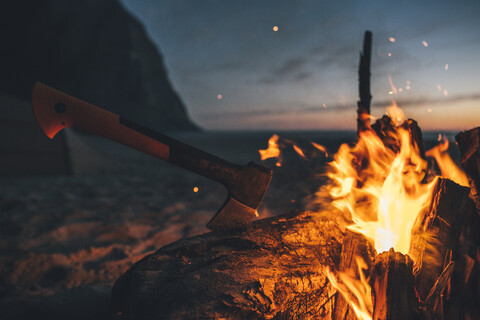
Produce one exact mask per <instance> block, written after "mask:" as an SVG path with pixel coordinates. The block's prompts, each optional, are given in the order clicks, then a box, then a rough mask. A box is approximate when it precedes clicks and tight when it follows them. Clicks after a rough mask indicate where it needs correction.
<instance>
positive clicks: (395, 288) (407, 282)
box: [371, 249, 419, 320]
mask: <svg viewBox="0 0 480 320" xmlns="http://www.w3.org/2000/svg"><path fill="white" fill-rule="evenodd" d="M371 273H372V281H371V286H372V294H373V299H374V312H373V319H375V320H397V319H398V320H404V319H410V320H414V319H419V314H418V313H417V312H418V305H419V303H418V300H417V299H416V296H415V289H414V282H413V261H412V259H411V258H410V257H409V256H408V255H404V254H401V253H400V252H395V251H394V250H393V249H390V250H389V251H387V252H383V253H381V254H379V255H377V256H376V257H375V262H374V265H373V268H372V271H371Z"/></svg>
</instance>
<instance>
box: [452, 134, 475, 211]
mask: <svg viewBox="0 0 480 320" xmlns="http://www.w3.org/2000/svg"><path fill="white" fill-rule="evenodd" d="M455 139H456V140H457V144H458V147H459V148H460V151H461V153H462V159H461V164H462V167H463V169H464V170H465V172H466V174H467V176H468V182H469V184H470V188H471V191H472V199H474V201H475V204H476V206H477V209H478V210H480V127H478V128H475V129H472V130H469V131H465V132H461V133H459V134H457V136H456V137H455Z"/></svg>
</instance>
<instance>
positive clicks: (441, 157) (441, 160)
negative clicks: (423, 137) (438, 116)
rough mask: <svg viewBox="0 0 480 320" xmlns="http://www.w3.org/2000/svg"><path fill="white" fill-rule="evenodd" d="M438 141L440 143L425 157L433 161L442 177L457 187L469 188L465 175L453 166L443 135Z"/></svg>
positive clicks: (446, 141)
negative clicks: (451, 181) (456, 184)
mask: <svg viewBox="0 0 480 320" xmlns="http://www.w3.org/2000/svg"><path fill="white" fill-rule="evenodd" d="M438 141H440V143H439V144H438V145H437V146H435V147H433V148H432V149H430V150H428V151H427V152H425V155H426V156H427V157H432V158H434V159H435V161H436V162H437V164H438V167H439V168H440V172H441V174H442V176H444V177H445V178H448V179H450V180H453V181H455V182H456V183H458V184H459V185H462V186H464V187H469V184H468V178H467V175H466V174H465V172H463V171H462V170H461V169H460V168H459V167H458V166H457V165H456V164H455V162H454V161H453V160H452V158H451V157H450V154H449V153H448V148H449V145H450V144H449V142H448V139H447V138H446V137H445V136H444V135H441V134H440V135H439V137H438Z"/></svg>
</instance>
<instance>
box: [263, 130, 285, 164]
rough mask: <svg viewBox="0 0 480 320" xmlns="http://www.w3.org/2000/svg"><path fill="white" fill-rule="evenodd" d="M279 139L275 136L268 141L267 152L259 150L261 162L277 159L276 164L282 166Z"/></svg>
mask: <svg viewBox="0 0 480 320" xmlns="http://www.w3.org/2000/svg"><path fill="white" fill-rule="evenodd" d="M278 139H279V136H278V135H276V134H274V135H273V136H272V137H271V138H270V139H269V140H268V148H267V149H265V150H258V153H260V159H261V160H266V159H270V158H277V159H278V161H277V163H276V166H277V167H280V166H281V165H282V158H281V152H280V148H279V146H278Z"/></svg>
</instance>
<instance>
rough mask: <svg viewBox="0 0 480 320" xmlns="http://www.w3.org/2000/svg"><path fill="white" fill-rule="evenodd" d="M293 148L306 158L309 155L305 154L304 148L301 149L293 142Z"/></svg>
mask: <svg viewBox="0 0 480 320" xmlns="http://www.w3.org/2000/svg"><path fill="white" fill-rule="evenodd" d="M293 150H295V152H296V153H297V154H298V155H299V156H300V157H302V158H304V159H306V158H307V157H305V154H304V153H303V151H302V149H300V148H299V147H298V146H296V145H295V144H293Z"/></svg>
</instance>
